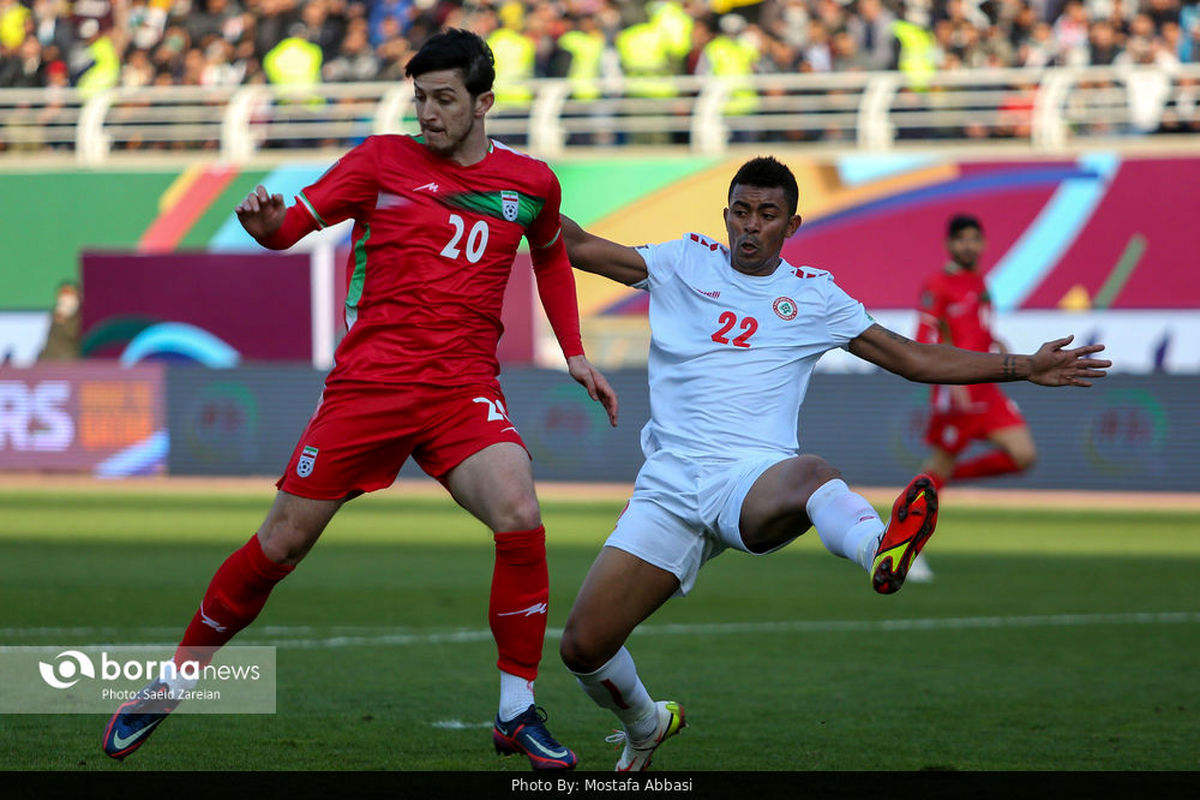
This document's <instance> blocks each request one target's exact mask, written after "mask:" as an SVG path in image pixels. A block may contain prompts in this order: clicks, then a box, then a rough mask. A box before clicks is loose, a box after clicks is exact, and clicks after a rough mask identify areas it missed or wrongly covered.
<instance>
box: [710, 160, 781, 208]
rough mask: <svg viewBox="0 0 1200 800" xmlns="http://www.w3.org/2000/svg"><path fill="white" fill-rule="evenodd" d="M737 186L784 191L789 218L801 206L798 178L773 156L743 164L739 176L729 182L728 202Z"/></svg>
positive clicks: (738, 172)
mask: <svg viewBox="0 0 1200 800" xmlns="http://www.w3.org/2000/svg"><path fill="white" fill-rule="evenodd" d="M735 186H757V187H759V188H760V189H774V188H780V189H783V196H784V197H785V198H786V199H787V203H788V215H789V216H790V215H792V214H795V213H796V208H797V207H798V206H799V205H800V189H799V188H797V186H796V176H795V175H793V174H792V171H791V170H790V169H788V168H787V166H785V165H784V164H781V163H779V162H778V161H776V160H775V159H774V158H772V157H771V156H759V157H758V158H752V159H750V160H749V161H747V162H746V163H745V164H742V166H741V168H740V169H739V170H738V171H737V174H736V175H734V176H733V180H732V181H730V182H729V194H728V195H727V196H726V198H725V199H726V200H729V199H730V198H732V197H733V188H734V187H735Z"/></svg>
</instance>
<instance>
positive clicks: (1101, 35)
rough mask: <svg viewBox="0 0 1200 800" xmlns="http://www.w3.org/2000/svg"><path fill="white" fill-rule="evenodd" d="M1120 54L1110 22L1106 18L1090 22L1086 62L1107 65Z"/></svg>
mask: <svg viewBox="0 0 1200 800" xmlns="http://www.w3.org/2000/svg"><path fill="white" fill-rule="evenodd" d="M1120 54H1121V47H1120V45H1118V44H1117V34H1116V31H1114V30H1113V27H1112V23H1111V22H1109V21H1108V20H1106V19H1102V20H1099V21H1097V22H1093V23H1092V29H1091V33H1090V34H1089V36H1088V63H1089V64H1092V65H1094V66H1108V65H1109V64H1112V63H1113V62H1114V61H1115V60H1116V59H1117V56H1118V55H1120Z"/></svg>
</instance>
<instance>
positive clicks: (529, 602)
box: [488, 525, 550, 681]
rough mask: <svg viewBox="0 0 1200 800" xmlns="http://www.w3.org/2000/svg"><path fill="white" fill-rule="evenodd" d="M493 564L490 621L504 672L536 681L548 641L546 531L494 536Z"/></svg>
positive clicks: (541, 528) (498, 664) (518, 532)
mask: <svg viewBox="0 0 1200 800" xmlns="http://www.w3.org/2000/svg"><path fill="white" fill-rule="evenodd" d="M493 538H494V539H495V540H496V566H495V569H494V571H493V572H492V596H491V602H490V603H489V605H488V623H489V624H490V625H491V627H492V636H493V637H495V639H496V649H497V650H498V651H499V652H500V658H499V660H498V661H497V662H496V665H497V666H498V667H500V669H501V670H503V671H504V672H508V673H510V674H513V675H518V676H520V677H522V678H525V679H526V680H530V681H532V680H534V679H535V678H537V671H538V664H539V663H540V662H541V660H542V642H543V641H544V639H545V637H546V610H547V601H548V600H549V599H550V575H549V573H548V571H547V569H546V529H545V527H543V526H541V525H539V526H538V527H536V528H534V529H532V530H528V531H509V532H502V533H497V534H495V535H494V537H493Z"/></svg>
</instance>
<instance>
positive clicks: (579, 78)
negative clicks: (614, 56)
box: [558, 31, 604, 100]
mask: <svg viewBox="0 0 1200 800" xmlns="http://www.w3.org/2000/svg"><path fill="white" fill-rule="evenodd" d="M558 46H559V47H561V48H562V49H563V50H566V51H567V52H568V53H570V54H571V66H570V68H569V69H568V70H567V78H568V79H569V80H570V82H571V96H572V97H575V98H576V99H578V100H595V99H596V98H597V97H599V96H600V94H601V93H600V82H599V78H600V61H601V59H602V57H603V56H604V34H602V33H600V32H599V31H593V32H592V33H584V32H583V31H567V32H566V33H564V34H563V35H562V36H560V37H558Z"/></svg>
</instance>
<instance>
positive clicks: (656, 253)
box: [631, 239, 684, 291]
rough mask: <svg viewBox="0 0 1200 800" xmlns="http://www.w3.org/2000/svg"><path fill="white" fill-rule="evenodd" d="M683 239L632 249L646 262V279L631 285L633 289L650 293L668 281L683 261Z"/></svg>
mask: <svg viewBox="0 0 1200 800" xmlns="http://www.w3.org/2000/svg"><path fill="white" fill-rule="evenodd" d="M683 246H684V240H683V239H673V240H671V241H669V242H662V243H661V244H644V245H641V246H640V247H635V248H634V249H635V250H637V251H638V253H639V254H640V255H641V257H642V260H643V261H645V262H646V279H645V280H642V281H638V282H637V283H634V284H631V285H632V286H633V288H634V289H645V290H647V291H652V290H653V289H654V288H655V287H656V286H661V285H662V284H663V282H664V281H667V280H670V277H671V275H672V274H673V273H674V272H675V270H676V269H677V266H678V264H679V263H680V262H681V261H682V260H683Z"/></svg>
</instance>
